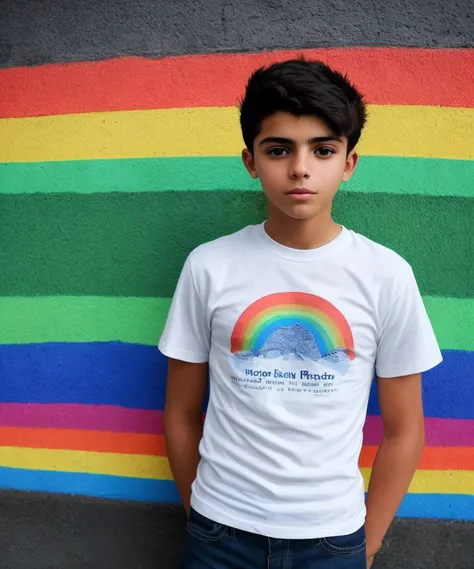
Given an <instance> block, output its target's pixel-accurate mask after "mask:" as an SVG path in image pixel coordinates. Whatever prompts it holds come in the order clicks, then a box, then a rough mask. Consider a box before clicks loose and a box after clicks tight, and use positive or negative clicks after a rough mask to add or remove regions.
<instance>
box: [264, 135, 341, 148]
mask: <svg viewBox="0 0 474 569" xmlns="http://www.w3.org/2000/svg"><path fill="white" fill-rule="evenodd" d="M269 142H273V143H277V144H296V143H295V141H294V140H292V139H291V138H282V137H280V136H268V137H267V138H264V139H263V140H262V141H260V142H259V143H258V145H259V146H262V144H267V143H269ZM316 142H342V139H341V138H339V137H338V136H336V135H334V134H333V135H330V136H315V137H314V138H310V139H309V140H308V144H315V143H316Z"/></svg>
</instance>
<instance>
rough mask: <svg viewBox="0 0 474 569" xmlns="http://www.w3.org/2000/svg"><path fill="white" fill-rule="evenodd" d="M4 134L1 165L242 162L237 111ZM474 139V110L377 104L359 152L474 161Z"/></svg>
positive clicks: (28, 124)
mask: <svg viewBox="0 0 474 569" xmlns="http://www.w3.org/2000/svg"><path fill="white" fill-rule="evenodd" d="M0 132H1V133H2V135H1V136H0V162H37V161H51V160H86V159H93V158H138V157H152V156H235V155H239V154H240V152H241V150H242V146H243V143H242V138H241V134H240V128H239V121H238V114H237V109H236V108H235V107H206V108H199V107H197V108H183V109H160V110H145V111H120V112H104V113H83V114H71V115H57V116H46V117H31V118H15V119H2V120H0ZM472 140H474V109H461V108H446V107H444V108H443V107H424V106H407V105H398V106H397V105H379V106H377V105H373V106H371V107H370V108H369V121H368V125H367V128H366V130H365V132H364V134H363V137H362V141H361V144H360V148H359V151H360V153H361V154H366V155H381V156H382V155H385V156H412V157H433V158H435V157H436V158H451V159H473V158H474V145H473V144H472V142H471V141H472ZM381 183H383V181H381Z"/></svg>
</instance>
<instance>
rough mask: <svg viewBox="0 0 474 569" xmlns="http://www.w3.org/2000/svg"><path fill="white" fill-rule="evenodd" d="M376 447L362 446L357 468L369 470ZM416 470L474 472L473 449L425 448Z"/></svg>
mask: <svg viewBox="0 0 474 569" xmlns="http://www.w3.org/2000/svg"><path fill="white" fill-rule="evenodd" d="M377 448H378V447H376V446H364V447H362V452H361V453H360V459H359V466H360V467H361V468H371V467H372V465H373V463H374V459H375V455H376V454H377ZM418 468H419V469H421V470H474V448H473V447H462V448H459V447H425V449H424V451H423V456H422V457H421V460H420V463H419V465H418Z"/></svg>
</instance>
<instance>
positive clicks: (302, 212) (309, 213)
mask: <svg viewBox="0 0 474 569" xmlns="http://www.w3.org/2000/svg"><path fill="white" fill-rule="evenodd" d="M282 212H283V213H284V214H285V215H286V216H288V217H291V218H292V219H301V220H305V219H312V218H313V217H316V216H317V215H318V214H319V213H320V211H319V210H318V209H315V208H314V207H310V206H308V205H305V204H300V205H296V206H294V207H292V208H285V209H284V210H282Z"/></svg>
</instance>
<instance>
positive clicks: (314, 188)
mask: <svg viewBox="0 0 474 569" xmlns="http://www.w3.org/2000/svg"><path fill="white" fill-rule="evenodd" d="M242 159H243V162H244V164H245V167H246V168H247V170H248V171H249V172H250V174H251V176H252V177H253V178H260V182H261V184H262V188H263V191H264V192H265V195H266V196H267V199H268V203H269V215H272V213H273V214H277V212H278V213H279V214H280V215H281V213H283V214H284V215H286V216H288V217H291V218H293V219H301V220H303V219H311V218H313V217H316V216H318V217H319V216H320V215H323V216H324V215H330V213H331V204H332V201H333V198H334V196H335V194H336V192H337V190H338V188H339V185H340V183H341V181H347V180H349V179H350V177H351V176H352V173H353V172H354V169H355V166H356V164H357V154H356V153H355V152H354V151H352V152H351V153H350V154H349V155H347V138H346V137H336V136H335V135H334V133H332V132H331V129H330V128H329V127H328V125H327V124H326V123H325V122H324V121H322V120H321V119H319V118H317V117H315V116H310V115H303V116H300V117H297V116H295V115H292V114H290V113H286V112H278V113H275V114H274V115H271V116H269V117H267V118H266V119H265V120H264V121H263V122H262V127H261V130H260V133H259V135H258V136H257V138H256V139H255V141H254V154H253V156H252V154H251V153H250V152H249V151H248V150H247V149H245V150H244V151H243V152H242Z"/></svg>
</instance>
